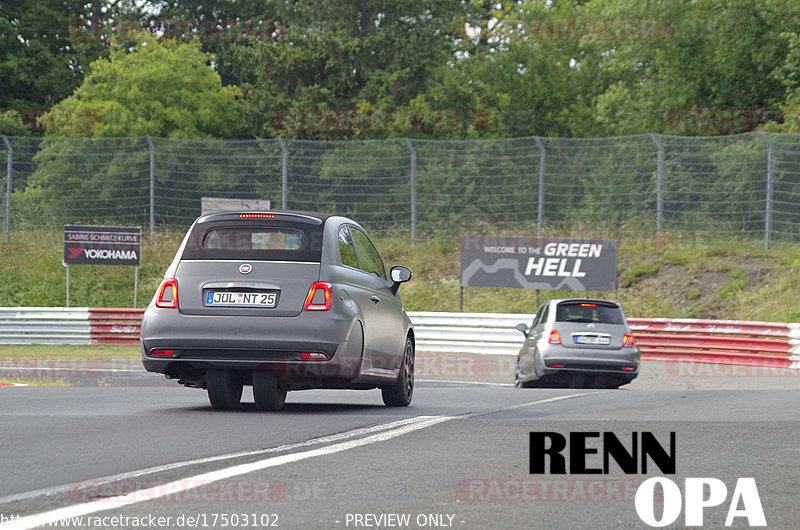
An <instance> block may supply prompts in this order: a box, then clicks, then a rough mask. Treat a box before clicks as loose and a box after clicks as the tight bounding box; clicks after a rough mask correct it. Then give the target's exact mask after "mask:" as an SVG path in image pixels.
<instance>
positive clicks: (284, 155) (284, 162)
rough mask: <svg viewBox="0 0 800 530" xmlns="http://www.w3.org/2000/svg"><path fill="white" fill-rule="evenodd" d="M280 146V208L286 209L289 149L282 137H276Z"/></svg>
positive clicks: (287, 202) (287, 201)
mask: <svg viewBox="0 0 800 530" xmlns="http://www.w3.org/2000/svg"><path fill="white" fill-rule="evenodd" d="M277 140H278V146H279V147H280V148H281V210H286V209H287V207H288V204H289V168H288V165H289V151H288V150H287V149H286V144H285V143H284V142H283V138H277Z"/></svg>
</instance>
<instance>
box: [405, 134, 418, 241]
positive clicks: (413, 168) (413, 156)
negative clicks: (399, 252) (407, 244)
mask: <svg viewBox="0 0 800 530" xmlns="http://www.w3.org/2000/svg"><path fill="white" fill-rule="evenodd" d="M405 141H406V146H407V147H408V151H409V156H410V171H409V172H410V178H411V183H410V184H411V246H412V247H413V246H414V245H416V244H417V151H416V150H415V149H414V146H413V145H412V144H411V140H410V139H408V138H405Z"/></svg>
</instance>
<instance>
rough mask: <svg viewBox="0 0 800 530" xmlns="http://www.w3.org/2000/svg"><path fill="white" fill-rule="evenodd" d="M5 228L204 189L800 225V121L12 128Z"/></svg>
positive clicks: (481, 224) (113, 219)
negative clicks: (732, 131)
mask: <svg viewBox="0 0 800 530" xmlns="http://www.w3.org/2000/svg"><path fill="white" fill-rule="evenodd" d="M0 163H2V165H1V166H0V167H2V168H5V169H6V184H5V187H6V190H5V191H6V193H5V195H4V198H5V205H4V207H3V208H2V212H3V221H4V222H3V226H4V229H5V235H6V237H8V234H9V231H10V230H11V231H13V230H14V229H28V228H32V227H41V226H48V225H52V226H56V225H63V224H80V223H85V224H112V223H113V224H124V225H141V226H143V227H145V230H147V229H150V230H153V229H155V227H157V226H163V225H170V226H178V227H181V228H183V227H185V226H187V225H188V224H189V223H190V222H191V221H192V220H193V219H194V218H195V217H197V216H198V215H199V214H200V204H201V197H205V196H208V197H225V198H240V199H250V200H252V199H269V200H271V201H272V204H273V205H274V206H275V207H276V208H277V207H279V208H288V209H294V210H306V211H323V212H338V213H341V214H346V215H350V216H352V217H354V218H355V219H356V220H358V221H360V222H362V223H363V224H364V225H366V226H368V227H370V228H371V229H373V230H381V231H389V230H392V231H401V232H404V233H407V234H408V235H409V236H410V237H411V239H412V241H414V240H415V239H416V238H417V237H418V236H419V235H421V234H427V233H432V232H467V231H479V230H491V229H496V230H505V231H509V230H514V231H519V232H525V233H531V232H532V231H537V230H538V231H541V230H551V231H574V230H575V229H576V228H577V229H583V230H598V229H600V230H614V231H621V232H628V231H636V232H641V231H645V232H654V233H655V232H669V233H670V234H675V235H677V236H680V237H685V236H689V237H691V238H695V239H698V240H708V239H710V238H713V237H714V236H715V235H726V236H728V237H730V236H734V237H741V238H747V239H759V240H763V241H764V242H765V244H766V245H767V246H768V245H769V244H770V242H773V241H787V242H797V241H799V240H800V134H765V133H747V134H740V135H734V136H720V137H705V138H698V137H677V136H663V135H656V134H649V135H638V136H626V137H616V138H543V137H527V138H512V139H495V140H465V141H438V140H408V139H394V140H376V141H352V142H345V141H309V140H282V139H270V140H213V141H212V140H170V139H164V138H151V137H149V136H145V137H138V138H36V137H12V136H8V137H6V136H3V137H2V143H0Z"/></svg>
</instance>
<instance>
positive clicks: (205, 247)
mask: <svg viewBox="0 0 800 530" xmlns="http://www.w3.org/2000/svg"><path fill="white" fill-rule="evenodd" d="M321 254H322V226H319V227H317V226H308V225H300V226H292V225H287V224H280V225H278V224H270V225H264V224H260V223H237V224H221V223H217V224H207V223H198V224H196V225H195V226H194V228H193V229H192V233H191V234H190V235H189V239H188V240H187V241H186V246H185V247H184V250H183V255H182V256H181V259H186V260H201V259H202V260H207V259H235V260H239V259H241V260H262V261H308V262H317V261H319V260H320V256H321Z"/></svg>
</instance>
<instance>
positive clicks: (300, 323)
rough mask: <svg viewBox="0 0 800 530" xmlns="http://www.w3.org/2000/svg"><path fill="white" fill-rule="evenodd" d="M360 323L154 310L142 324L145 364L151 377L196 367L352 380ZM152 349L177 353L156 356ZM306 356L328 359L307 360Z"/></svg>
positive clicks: (339, 318)
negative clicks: (309, 354) (188, 313)
mask: <svg viewBox="0 0 800 530" xmlns="http://www.w3.org/2000/svg"><path fill="white" fill-rule="evenodd" d="M354 323H355V320H354V318H353V317H352V316H350V315H343V314H338V313H336V312H333V311H330V312H326V313H325V314H324V315H321V314H318V313H311V312H309V313H301V314H300V315H299V316H295V317H287V318H281V317H270V318H264V317H241V316H237V317H227V316H201V315H184V314H181V313H179V312H178V311H176V310H174V309H160V308H153V307H151V308H149V309H148V310H147V312H145V315H144V317H143V319H142V330H141V347H142V364H143V365H144V367H145V369H146V370H147V371H149V372H157V373H165V374H171V373H176V371H177V368H176V365H189V366H191V367H192V368H200V369H202V368H209V367H218V368H232V369H250V370H252V369H266V368H270V369H274V370H276V371H279V372H282V373H283V374H284V375H286V377H292V376H295V377H333V378H345V379H347V378H353V377H355V375H356V374H357V373H358V368H359V364H360V362H361V353H362V346H363V340H362V339H361V337H360V335H361V331H360V327H359V328H358V335H359V336H358V337H352V334H353V324H354ZM153 350H172V351H173V354H172V355H171V356H153V355H152V352H153ZM302 353H313V354H324V356H325V358H324V359H314V360H304V359H302V358H301V354H302Z"/></svg>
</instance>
